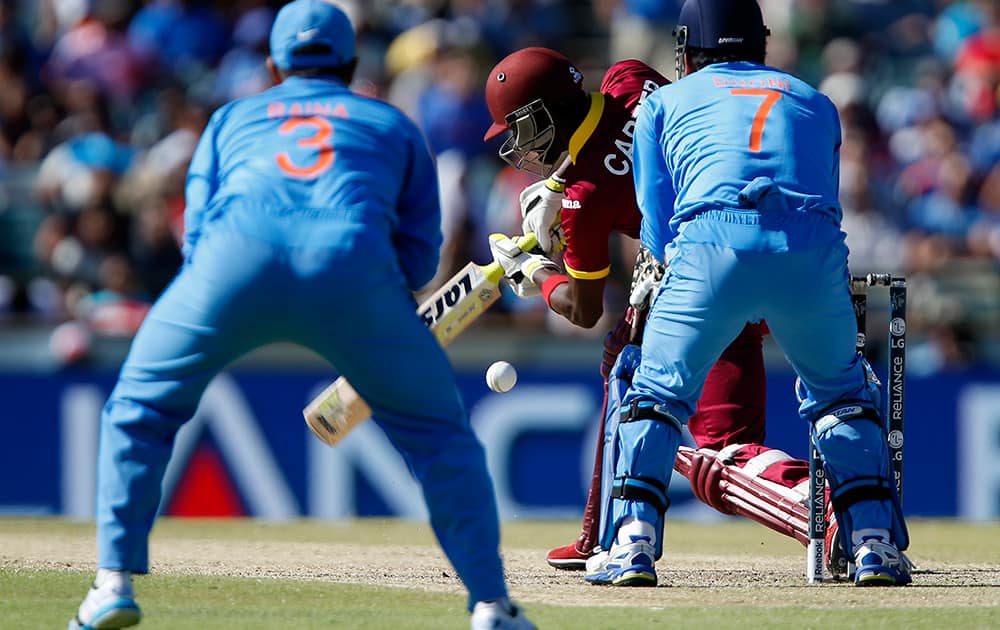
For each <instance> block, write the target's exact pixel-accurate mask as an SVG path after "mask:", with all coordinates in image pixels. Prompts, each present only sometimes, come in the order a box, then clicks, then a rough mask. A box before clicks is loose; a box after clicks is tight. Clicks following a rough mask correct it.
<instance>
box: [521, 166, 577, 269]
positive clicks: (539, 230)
mask: <svg viewBox="0 0 1000 630" xmlns="http://www.w3.org/2000/svg"><path fill="white" fill-rule="evenodd" d="M565 190H566V185H565V184H563V183H562V182H559V181H557V180H556V179H554V178H552V177H550V178H548V179H545V180H542V181H540V182H535V183H534V184H532V185H530V186H528V187H527V188H525V189H524V190H522V191H521V196H520V202H521V217H522V218H523V220H522V222H521V233H522V234H528V233H531V232H534V233H535V235H536V236H537V237H538V246H539V247H541V248H542V251H544V252H545V253H546V254H549V255H551V254H552V253H554V252H559V251H562V249H563V247H564V246H565V239H564V238H563V233H562V225H561V223H560V210H562V200H563V193H564V192H565Z"/></svg>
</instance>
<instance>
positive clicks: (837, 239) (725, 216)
mask: <svg viewBox="0 0 1000 630" xmlns="http://www.w3.org/2000/svg"><path fill="white" fill-rule="evenodd" d="M767 33H768V31H767V28H766V27H765V26H764V22H763V19H762V16H761V12H760V8H759V7H758V5H757V3H756V1H755V0H687V1H686V2H685V3H684V5H683V6H682V8H681V12H680V18H679V21H678V51H677V55H678V75H683V78H682V79H680V80H678V81H677V82H675V83H673V84H671V85H667V86H664V87H661V88H659V89H658V90H656V91H655V92H653V93H652V94H651V95H650V96H649V97H648V98H647V99H646V101H645V103H644V105H643V106H642V108H640V111H639V115H638V119H637V122H636V127H635V136H634V146H633V164H634V171H633V173H634V178H635V184H636V186H635V187H636V195H637V199H638V202H639V208H640V211H641V212H642V228H641V238H642V242H643V245H645V246H646V247H647V248H648V249H649V250H651V251H653V252H659V253H661V254H662V255H663V260H664V262H665V263H666V264H667V273H666V276H665V278H664V281H663V283H662V285H661V286H660V287H659V290H658V293H657V295H656V297H655V300H654V302H653V305H652V310H651V312H650V315H649V318H648V320H647V323H646V331H645V336H644V338H643V341H642V347H641V353H640V351H639V348H634V347H633V348H632V349H631V350H630V351H628V352H623V353H622V355H621V357H620V358H619V362H618V364H617V365H616V366H615V370H614V373H613V377H614V378H615V379H616V381H617V382H615V383H613V384H611V387H612V393H609V396H611V395H613V394H614V395H616V396H617V397H618V398H619V402H620V412H619V415H618V416H617V417H616V418H614V420H616V421H617V422H616V423H613V425H614V426H613V428H612V429H611V431H610V436H609V437H610V441H611V443H612V447H613V449H614V461H613V467H612V470H613V472H612V473H610V474H613V476H614V479H613V480H610V483H609V484H608V485H609V486H610V488H611V491H610V493H609V495H610V496H609V505H608V507H607V512H606V513H607V514H608V515H609V518H607V519H606V522H605V523H604V529H603V533H602V541H601V542H602V547H604V548H605V549H609V548H610V552H609V554H608V556H607V557H605V558H603V559H600V561H599V562H595V563H593V566H589V567H588V575H587V579H588V580H589V581H591V582H596V583H600V584H606V583H609V584H616V585H628V586H633V585H648V584H655V583H656V579H657V578H656V572H655V569H654V559H655V558H657V557H659V556H660V553H661V552H662V544H663V541H662V534H663V515H664V512H665V511H666V509H667V506H668V505H669V501H668V499H667V487H668V482H669V480H670V474H671V465H672V463H673V461H674V456H675V455H676V453H677V448H678V445H679V442H680V436H681V428H682V426H683V425H684V423H685V422H687V419H688V417H689V416H690V415H691V414H692V413H693V411H694V408H695V403H696V401H697V400H698V397H699V395H700V393H701V388H702V384H703V383H704V380H705V377H706V374H707V372H708V370H709V368H710V367H711V366H712V365H713V364H714V363H715V361H716V360H717V359H718V358H719V356H720V354H721V353H722V351H723V350H724V349H725V348H726V346H728V345H729V344H730V343H731V342H732V341H733V340H734V339H735V338H736V336H737V335H738V334H739V333H740V331H741V330H743V328H744V326H746V324H747V323H748V322H757V321H761V320H766V321H767V324H768V326H769V327H770V330H771V334H772V335H773V336H774V339H775V341H776V342H777V343H778V344H779V345H780V346H781V348H782V349H783V350H784V352H785V354H786V356H787V357H788V359H789V361H790V363H791V364H792V367H793V368H794V369H795V371H796V373H797V374H798V375H799V378H800V383H801V387H799V388H798V389H799V393H800V400H801V405H800V408H799V413H800V415H801V416H802V417H803V418H804V419H805V420H806V421H808V422H809V423H810V425H811V429H812V434H813V435H814V438H813V439H814V440H815V444H816V446H817V448H818V450H819V451H820V453H821V454H822V457H823V461H824V468H825V470H826V474H827V478H828V482H829V487H830V497H831V502H832V504H833V509H834V511H835V513H836V518H837V521H838V523H839V525H840V533H839V535H840V536H841V542H842V544H843V546H844V549H846V550H850V551H853V559H854V563H855V565H856V567H857V569H856V573H855V583H856V584H858V585H862V586H867V585H900V584H907V583H909V582H910V575H909V571H908V565H907V562H906V561H905V559H903V558H902V557H901V553H900V552H901V550H903V549H906V547H907V545H908V534H907V531H906V525H905V523H904V520H903V516H902V510H901V507H900V504H899V500H898V497H897V496H896V493H895V485H894V484H893V482H892V481H891V480H890V474H889V459H888V448H887V445H886V439H885V435H884V430H883V424H882V420H881V418H880V412H879V409H880V405H879V395H880V394H879V390H878V387H877V385H876V384H875V383H874V382H872V381H870V380H869V379H868V378H867V371H866V364H865V362H864V360H863V359H862V358H861V357H860V356H859V355H858V354H857V353H856V351H855V345H854V342H855V333H856V323H855V319H854V314H853V309H852V306H851V300H850V288H849V273H848V268H847V255H848V251H847V247H846V246H845V244H844V233H843V232H842V231H841V229H840V220H841V209H840V204H839V203H838V200H837V192H838V184H839V182H838V172H839V159H840V157H839V149H840V140H841V137H840V122H839V117H838V114H837V111H836V109H835V108H834V106H833V104H832V103H831V102H830V101H829V100H828V99H827V98H826V97H825V96H823V95H822V94H820V93H818V92H817V91H816V90H814V89H813V88H811V87H809V86H808V85H806V84H805V83H803V82H802V81H800V80H798V79H796V78H794V77H792V76H790V75H788V74H786V73H784V72H781V71H779V70H777V69H775V68H771V67H768V66H766V65H764V63H763V62H764V56H765V52H766V43H765V42H766V35H767ZM627 350H628V349H627Z"/></svg>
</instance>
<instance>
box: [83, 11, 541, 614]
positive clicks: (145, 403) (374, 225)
mask: <svg viewBox="0 0 1000 630" xmlns="http://www.w3.org/2000/svg"><path fill="white" fill-rule="evenodd" d="M270 45H271V57H270V59H269V61H268V65H269V67H270V68H271V72H272V74H273V76H274V79H275V81H276V83H277V84H278V85H276V86H275V87H273V88H271V89H269V90H267V91H265V92H263V93H260V94H257V95H254V96H250V97H247V98H244V99H240V100H237V101H234V102H232V103H229V104H227V105H225V106H223V107H221V108H220V109H219V110H218V111H216V112H215V114H214V115H213V116H212V118H211V120H210V122H209V123H208V127H207V128H206V129H205V131H204V134H203V136H202V138H201V141H200V143H199V145H198V148H197V150H196V152H195V155H194V158H193V160H192V163H191V166H190V170H189V173H188V179H187V191H186V193H187V211H186V215H185V224H186V225H185V228H186V230H185V232H186V233H185V243H184V250H185V263H184V266H183V268H182V269H181V271H180V273H179V274H178V276H177V277H176V279H175V280H174V282H173V283H172V284H171V285H170V287H169V288H167V289H166V291H165V292H164V293H163V295H162V296H161V297H160V298H159V300H157V302H156V305H155V306H154V307H153V308H152V310H151V312H150V313H149V315H148V317H147V318H146V320H145V322H144V323H143V325H142V328H141V330H140V331H139V333H138V334H137V336H136V338H135V340H134V342H133V344H132V348H131V350H130V352H129V354H128V357H127V358H126V360H125V363H124V365H123V366H122V369H121V374H120V376H119V380H118V383H117V384H116V386H115V388H114V390H113V392H112V394H111V397H110V399H109V400H108V402H107V405H106V406H105V408H104V412H103V414H102V417H101V434H100V446H99V448H100V451H99V464H98V467H99V469H98V497H97V546H98V560H97V567H98V572H97V579H96V581H95V583H94V586H93V588H92V589H91V590H90V591H89V593H88V594H87V597H86V598H85V599H84V601H83V603H82V604H81V606H80V608H79V611H78V614H77V616H76V618H75V619H74V620H72V621H71V622H70V624H69V627H70V628H94V629H105V628H123V627H127V626H131V625H134V624H136V623H138V622H139V620H140V618H141V613H140V609H139V606H138V605H137V604H136V601H135V598H134V595H133V590H132V584H131V575H132V574H133V573H146V572H147V571H148V570H149V534H150V530H151V528H152V526H153V522H154V519H155V517H156V514H157V509H158V507H159V505H160V500H161V483H162V481H163V476H164V472H165V469H166V466H167V462H168V460H169V458H170V455H171V450H172V448H173V443H174V437H175V436H176V434H177V431H178V430H179V429H180V427H181V425H183V424H184V423H185V422H186V421H187V420H189V419H190V418H191V417H192V416H193V415H194V413H195V410H196V407H197V405H198V401H199V399H200V398H201V396H202V393H203V392H204V390H205V388H206V386H207V385H208V384H209V381H211V380H212V378H213V377H214V376H215V375H216V374H218V373H219V371H220V370H222V369H223V368H225V367H226V366H227V365H228V364H230V363H231V362H232V361H234V360H235V359H237V358H239V357H240V356H242V355H244V354H246V353H247V352H249V351H251V350H253V349H255V348H257V347H259V346H262V345H264V344H268V343H272V342H279V341H285V342H293V343H297V344H300V345H302V346H305V347H308V348H310V349H312V350H314V351H316V352H317V353H318V354H319V355H320V356H322V357H323V358H325V359H326V360H328V361H329V362H330V363H331V364H332V365H333V366H335V367H336V369H337V370H338V371H339V372H340V373H341V374H342V375H343V376H345V377H346V378H347V379H348V380H349V381H350V382H351V384H352V385H353V386H354V387H355V389H356V390H357V391H358V392H359V393H360V394H361V396H362V397H363V398H364V399H365V400H366V401H367V402H368V403H369V405H370V406H371V408H372V410H373V416H374V419H375V422H377V423H378V424H379V426H380V427H381V428H382V429H383V430H384V431H385V433H386V435H387V436H388V438H389V439H390V441H391V442H392V444H393V445H394V446H395V447H396V448H397V449H398V450H399V452H400V453H401V454H402V455H403V457H404V458H405V460H406V462H407V464H408V465H409V467H410V469H411V470H412V471H413V474H414V476H415V477H416V479H417V481H418V482H419V483H420V485H421V486H422V488H423V493H424V499H425V501H426V504H427V508H428V511H429V513H430V519H431V525H432V527H433V529H434V532H435V534H436V535H437V537H438V540H439V542H440V544H441V546H442V548H443V550H444V552H445V555H447V557H448V559H449V560H450V561H451V563H452V564H453V566H454V567H455V570H456V572H457V574H458V576H459V577H460V578H461V579H462V581H463V582H464V584H465V585H466V587H467V588H468V590H469V595H470V599H469V607H470V609H471V610H472V611H473V614H472V618H471V621H472V627H473V628H478V627H482V628H487V627H488V628H494V627H502V628H514V629H529V628H533V627H534V626H533V625H532V624H531V623H530V622H529V621H528V620H527V619H526V618H525V617H524V615H523V614H522V613H520V612H519V610H518V609H517V608H516V607H515V606H513V605H512V604H511V602H510V600H509V599H508V594H507V588H506V584H505V581H504V576H503V567H502V563H501V559H500V556H499V542H500V541H499V525H498V516H497V509H496V504H495V500H494V495H493V487H492V482H491V479H490V477H489V474H488V472H487V468H486V461H485V456H484V452H483V448H482V446H481V444H480V443H479V441H478V440H477V439H476V437H475V435H474V434H473V432H472V429H471V427H470V424H469V418H468V415H467V412H466V409H465V406H464V403H463V401H462V400H461V397H460V394H459V391H458V388H457V386H456V382H455V376H454V373H453V370H452V367H451V365H450V363H449V361H448V359H447V356H446V355H445V353H444V351H443V350H442V349H441V347H440V345H439V344H438V343H437V341H436V340H435V338H434V336H433V335H432V333H431V332H430V331H429V330H428V329H427V328H426V326H425V325H424V323H423V321H421V319H420V318H419V317H418V316H417V315H416V313H415V308H416V304H415V301H414V299H413V295H412V292H413V291H415V290H417V289H420V288H422V287H423V286H424V285H425V284H426V283H428V282H429V281H430V280H431V278H432V277H433V275H434V273H435V271H436V269H437V265H438V260H439V248H440V246H441V243H442V234H441V210H440V206H439V200H438V190H437V185H436V181H437V179H436V175H435V170H434V164H433V161H432V157H431V155H430V153H429V151H428V148H427V145H426V143H425V141H424V138H423V136H422V135H421V133H420V132H419V131H418V130H417V128H416V127H415V126H414V124H413V123H411V122H410V121H409V120H408V119H407V118H406V117H405V116H404V115H403V114H402V113H401V112H399V111H398V110H396V109H395V108H393V107H392V106H390V105H388V104H386V103H383V102H380V101H377V100H374V99H370V98H366V97H363V96H360V95H356V94H354V93H352V92H351V91H350V89H349V88H348V87H347V86H348V84H349V83H350V81H351V78H352V76H353V73H354V68H355V66H356V63H357V59H356V56H355V44H354V31H353V29H352V27H351V24H350V22H349V20H348V18H347V17H346V15H345V14H344V13H343V12H342V11H341V10H340V9H339V8H337V7H336V6H335V5H334V4H331V3H328V2H324V1H322V0H295V1H294V2H291V3H289V4H287V5H286V6H285V7H283V8H282V9H281V11H280V12H279V13H278V15H277V17H276V19H275V22H274V25H273V27H272V30H271V36H270ZM292 415H295V416H297V410H296V414H292ZM290 421H292V422H298V421H297V420H295V419H294V418H292V417H290ZM299 426H300V425H298V424H296V425H295V426H294V427H291V428H294V429H296V430H298V428H299Z"/></svg>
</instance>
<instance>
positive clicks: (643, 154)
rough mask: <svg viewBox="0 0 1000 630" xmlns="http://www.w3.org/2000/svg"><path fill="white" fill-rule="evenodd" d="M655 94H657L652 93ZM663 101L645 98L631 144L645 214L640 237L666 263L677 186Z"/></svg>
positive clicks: (638, 197)
mask: <svg viewBox="0 0 1000 630" xmlns="http://www.w3.org/2000/svg"><path fill="white" fill-rule="evenodd" d="M653 94H654V95H655V94H656V92H654V93H653ZM662 134H663V108H662V107H661V105H660V100H659V99H656V98H653V97H652V96H651V97H650V98H647V99H646V102H645V103H643V105H642V106H641V107H640V108H639V115H638V117H637V119H636V123H635V136H634V137H633V144H632V166H633V169H632V177H633V179H634V180H635V197H636V201H637V202H638V204H639V210H640V212H642V227H641V228H640V230H639V238H640V240H641V241H642V244H643V246H644V247H646V248H647V249H649V251H651V252H653V254H654V255H655V256H656V258H657V260H659V261H661V262H662V261H663V248H664V247H666V245H667V243H668V242H669V241H670V240H671V239H672V236H671V234H670V226H669V223H670V218H671V217H672V216H673V214H674V196H675V193H674V185H673V182H672V181H671V178H670V172H669V171H668V170H667V162H666V158H665V155H664V147H663V144H662V143H661V142H660V138H661V136H662Z"/></svg>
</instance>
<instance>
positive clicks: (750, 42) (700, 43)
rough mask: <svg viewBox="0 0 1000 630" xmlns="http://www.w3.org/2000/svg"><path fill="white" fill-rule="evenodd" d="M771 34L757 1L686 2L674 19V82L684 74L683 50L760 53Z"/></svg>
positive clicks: (708, 0) (710, 0)
mask: <svg viewBox="0 0 1000 630" xmlns="http://www.w3.org/2000/svg"><path fill="white" fill-rule="evenodd" d="M770 34H771V31H770V30H769V29H768V28H767V27H766V26H764V16H763V15H762V14H761V12H760V6H759V5H758V4H757V0H685V2H684V4H683V6H681V12H680V16H679V17H678V18H677V28H676V29H675V30H674V36H675V37H676V38H677V46H676V48H675V49H674V51H675V54H676V61H677V78H678V79H679V78H681V77H682V76H683V74H684V50H685V49H686V48H687V47H688V46H690V47H692V48H704V49H708V50H719V51H726V50H734V51H738V50H763V49H764V47H765V44H764V42H765V39H766V38H767V36H768V35H770Z"/></svg>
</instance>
